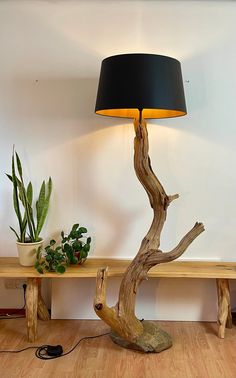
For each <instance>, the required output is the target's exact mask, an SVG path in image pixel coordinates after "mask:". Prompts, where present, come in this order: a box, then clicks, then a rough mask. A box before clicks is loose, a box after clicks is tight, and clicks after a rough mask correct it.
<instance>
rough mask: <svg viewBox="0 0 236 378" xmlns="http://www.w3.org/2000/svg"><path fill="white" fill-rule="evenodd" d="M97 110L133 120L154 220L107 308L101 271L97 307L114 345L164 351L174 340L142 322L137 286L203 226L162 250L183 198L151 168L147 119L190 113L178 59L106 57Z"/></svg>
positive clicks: (138, 168) (138, 167) (137, 161)
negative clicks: (171, 213)
mask: <svg viewBox="0 0 236 378" xmlns="http://www.w3.org/2000/svg"><path fill="white" fill-rule="evenodd" d="M95 112H96V113H97V114H100V115H104V116H110V117H124V118H131V119H133V120H134V129H135V139H134V168H135V172H136V175H137V177H138V179H139V181H140V182H141V184H142V185H143V187H144V189H145V190H146V192H147V195H148V197H149V201H150V205H151V207H152V209H153V212H154V217H153V221H152V224H151V227H150V229H149V231H148V233H147V235H146V236H145V237H144V238H143V240H142V242H141V246H140V248H139V251H138V253H137V255H136V256H135V258H134V259H133V261H132V262H131V263H130V265H129V266H128V268H127V270H126V272H125V274H124V276H123V279H122V282H121V285H120V291H119V298H118V302H117V304H116V305H115V306H113V307H109V306H107V304H106V285H107V275H108V268H101V269H99V271H98V274H97V282H96V293H95V299H94V309H95V311H96V313H97V315H98V316H99V317H100V318H101V319H103V320H104V321H105V322H106V323H107V324H108V325H109V326H110V327H111V329H112V333H111V337H112V339H113V341H114V342H116V343H118V344H120V345H122V346H124V347H128V348H133V349H136V350H140V351H144V352H160V351H162V350H164V349H167V348H169V347H170V346H171V345H172V341H171V338H170V336H169V335H168V334H167V333H166V332H165V331H163V330H161V329H160V328H159V327H158V326H157V325H156V323H153V322H150V321H140V320H139V319H137V317H136V316H135V299H136V293H137V290H138V286H139V285H140V283H141V282H142V281H143V280H145V279H147V273H148V271H149V269H150V268H152V267H153V266H154V265H156V264H160V263H165V262H169V261H172V260H175V259H177V258H178V257H179V256H181V255H182V254H183V253H184V251H185V250H186V249H187V248H188V246H189V245H190V244H191V243H192V241H193V240H194V239H195V238H196V237H197V236H198V235H199V234H200V233H201V232H203V231H204V226H203V224H202V223H198V222H197V223H196V224H195V225H194V227H193V228H192V229H191V230H190V231H189V232H188V233H187V234H186V235H185V236H184V237H183V238H182V240H181V241H180V242H179V244H178V245H177V246H176V247H175V248H174V249H173V250H172V251H170V252H163V251H162V250H161V249H160V235H161V231H162V228H163V225H164V222H165V220H166V215H167V208H168V206H169V205H170V203H171V202H172V201H173V200H175V199H177V198H178V197H179V196H178V194H174V195H167V194H166V192H165V189H164V188H163V186H162V184H161V183H160V181H159V180H158V178H157V177H156V175H155V174H154V172H153V170H152V167H151V161H150V157H149V155H148V133H147V127H146V122H145V119H153V118H169V117H179V116H183V115H185V114H186V105H185V98H184V90H183V82H182V74H181V67H180V63H179V61H178V60H176V59H173V58H170V57H167V56H162V55H155V54H123V55H115V56H111V57H108V58H106V59H104V60H103V62H102V66H101V73H100V80H99V86H98V93H97V101H96V107H95Z"/></svg>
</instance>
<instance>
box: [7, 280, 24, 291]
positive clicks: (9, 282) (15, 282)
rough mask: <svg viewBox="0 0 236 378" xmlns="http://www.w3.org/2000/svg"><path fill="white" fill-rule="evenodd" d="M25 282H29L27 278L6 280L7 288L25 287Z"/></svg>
mask: <svg viewBox="0 0 236 378" xmlns="http://www.w3.org/2000/svg"><path fill="white" fill-rule="evenodd" d="M24 284H27V280H26V279H24V278H6V279H5V280H4V286H5V288H6V289H23V285H24Z"/></svg>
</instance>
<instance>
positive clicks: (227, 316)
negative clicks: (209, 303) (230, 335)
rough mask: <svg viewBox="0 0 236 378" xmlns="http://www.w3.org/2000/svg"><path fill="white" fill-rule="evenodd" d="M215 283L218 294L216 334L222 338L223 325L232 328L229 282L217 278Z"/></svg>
mask: <svg viewBox="0 0 236 378" xmlns="http://www.w3.org/2000/svg"><path fill="white" fill-rule="evenodd" d="M216 284H217V294H218V325H219V330H218V335H219V337H220V338H221V339H223V338H224V336H225V327H226V326H227V328H232V315H231V305H230V292H229V282H228V280H226V279H217V280H216Z"/></svg>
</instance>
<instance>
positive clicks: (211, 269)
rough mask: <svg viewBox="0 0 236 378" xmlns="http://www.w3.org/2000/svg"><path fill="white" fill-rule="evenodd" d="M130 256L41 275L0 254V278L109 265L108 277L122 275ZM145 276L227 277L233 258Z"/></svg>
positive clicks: (233, 274)
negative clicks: (229, 260)
mask: <svg viewBox="0 0 236 378" xmlns="http://www.w3.org/2000/svg"><path fill="white" fill-rule="evenodd" d="M130 262H131V260H130V259H104V258H101V259H100V258H88V259H87V261H86V262H85V263H84V264H83V265H80V266H78V265H72V266H70V267H68V268H67V270H66V272H65V273H64V274H61V275H59V274H56V273H54V272H51V273H45V274H43V275H40V274H39V273H38V272H37V271H36V270H35V269H34V267H24V266H21V265H20V264H19V260H18V258H17V257H0V278H7V277H12V278H21V277H22V278H23V277H38V278H60V279H64V278H86V277H87V278H91V277H96V276H97V271H98V269H99V268H101V267H108V268H109V269H108V277H122V276H123V274H124V272H125V270H126V269H127V267H128V266H129V264H130ZM148 277H163V278H213V279H215V278H227V279H236V262H227V261H224V262H223V261H222V262H212V261H181V260H178V261H174V262H168V263H166V264H161V265H157V266H154V267H153V268H151V269H150V270H149V272H148Z"/></svg>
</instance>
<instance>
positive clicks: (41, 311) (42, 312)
mask: <svg viewBox="0 0 236 378" xmlns="http://www.w3.org/2000/svg"><path fill="white" fill-rule="evenodd" d="M37 280H38V309H37V312H38V317H39V319H41V320H49V319H50V314H49V312H48V309H47V306H46V305H45V303H44V300H43V297H42V294H41V280H42V279H41V278H38V279H37Z"/></svg>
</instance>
